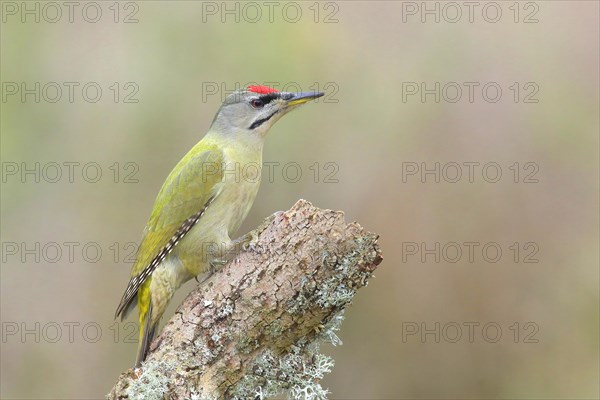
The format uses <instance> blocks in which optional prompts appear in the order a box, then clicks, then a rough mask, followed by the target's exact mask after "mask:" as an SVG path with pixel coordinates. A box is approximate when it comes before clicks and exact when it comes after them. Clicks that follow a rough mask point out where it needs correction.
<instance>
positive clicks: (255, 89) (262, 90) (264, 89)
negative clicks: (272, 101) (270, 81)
mask: <svg viewBox="0 0 600 400" xmlns="http://www.w3.org/2000/svg"><path fill="white" fill-rule="evenodd" d="M248 91H249V92H252V93H257V94H269V93H275V92H277V90H276V89H273V88H270V87H268V86H256V85H252V86H248Z"/></svg>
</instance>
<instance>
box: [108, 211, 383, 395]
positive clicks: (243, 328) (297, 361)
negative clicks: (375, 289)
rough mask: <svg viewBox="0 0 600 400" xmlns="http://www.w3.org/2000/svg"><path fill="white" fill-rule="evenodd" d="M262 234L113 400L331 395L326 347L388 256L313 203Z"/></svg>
mask: <svg viewBox="0 0 600 400" xmlns="http://www.w3.org/2000/svg"><path fill="white" fill-rule="evenodd" d="M256 231H257V233H258V234H259V236H258V244H257V246H256V248H255V249H254V250H249V251H246V252H242V253H241V254H239V255H238V256H237V257H236V258H235V259H234V260H232V261H231V262H230V263H228V264H227V265H225V266H224V267H223V269H221V270H220V271H218V272H217V273H215V274H214V275H213V276H212V277H211V278H210V279H209V280H208V281H207V282H205V283H203V284H202V285H200V286H198V288H196V289H195V290H194V291H193V292H192V293H190V295H189V296H188V297H187V298H186V300H185V301H184V302H183V304H182V305H181V306H180V307H179V308H178V310H177V311H176V313H175V315H174V316H173V317H172V318H171V320H170V321H169V322H168V323H167V325H166V326H165V328H164V330H163V332H162V334H161V335H160V336H159V337H158V338H157V339H156V340H155V341H154V342H153V344H152V346H151V353H150V355H149V356H148V359H147V361H146V362H145V363H144V364H143V366H142V367H141V368H138V369H130V370H127V371H126V372H124V373H122V374H121V376H120V377H119V380H118V382H117V383H116V385H115V386H114V388H113V389H112V390H111V392H110V393H109V394H108V398H110V399H125V398H129V399H137V398H140V399H141V398H143V399H163V398H166V399H249V398H266V397H269V396H273V395H275V394H278V393H279V394H281V392H284V391H285V392H287V393H288V396H290V397H291V398H305V399H318V398H324V397H325V396H326V394H327V391H326V390H323V389H322V388H321V386H320V385H319V380H320V379H321V378H322V377H323V375H324V374H325V373H327V372H329V371H330V369H331V367H332V366H333V361H332V360H331V359H330V358H329V357H327V356H325V355H323V354H320V353H319V352H318V351H319V344H320V343H322V342H323V341H329V342H332V343H333V344H334V345H335V344H337V343H339V339H337V336H336V335H335V331H336V330H337V329H338V328H339V324H340V322H341V320H342V316H341V315H342V313H343V311H344V309H345V307H346V306H347V305H349V304H350V302H351V301H352V298H353V297H354V295H355V294H356V290H357V289H359V288H360V287H362V286H365V285H366V284H367V279H368V278H369V277H371V275H372V273H373V271H374V270H375V268H376V267H377V265H378V264H379V263H380V262H381V260H382V257H381V251H380V249H379V246H378V245H377V238H378V236H377V235H375V234H373V233H369V232H366V231H364V230H363V229H362V228H361V227H360V225H358V224H356V223H350V224H346V223H345V222H344V217H343V213H342V212H338V211H331V210H321V209H318V208H316V207H314V206H312V204H310V203H309V202H307V201H304V200H300V201H298V202H297V203H296V204H295V205H294V206H293V207H292V208H291V209H290V210H289V211H286V212H283V213H278V214H275V215H274V216H272V217H271V218H269V219H267V220H266V221H265V223H263V224H262V225H261V227H259V228H257V230H256Z"/></svg>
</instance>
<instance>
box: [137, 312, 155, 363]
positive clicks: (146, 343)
mask: <svg viewBox="0 0 600 400" xmlns="http://www.w3.org/2000/svg"><path fill="white" fill-rule="evenodd" d="M141 319H142V320H143V321H144V323H143V324H141V325H142V326H141V329H140V342H139V345H138V355H137V359H136V361H135V366H136V367H139V366H140V365H141V364H142V361H144V360H145V359H146V356H147V355H148V349H149V348H150V343H152V339H154V335H155V334H156V328H157V326H158V323H155V324H154V325H152V322H151V321H152V301H150V305H149V306H148V310H147V311H146V313H145V314H144V315H143V316H142V318H141Z"/></svg>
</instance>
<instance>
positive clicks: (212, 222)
mask: <svg viewBox="0 0 600 400" xmlns="http://www.w3.org/2000/svg"><path fill="white" fill-rule="evenodd" d="M258 88H259V89H260V90H259V91H261V92H262V91H265V88H264V87H258ZM270 90H272V89H270ZM273 93H279V94H277V95H274V94H273ZM321 95H322V93H309V94H307V93H297V94H293V93H284V92H276V91H273V92H269V93H268V94H264V93H258V92H252V91H240V92H234V93H233V94H231V95H229V96H228V97H227V99H226V100H225V102H224V103H223V105H222V106H221V108H220V109H219V112H218V113H217V115H216V117H215V119H214V121H213V124H212V126H211V129H210V131H209V132H208V133H207V134H206V136H205V137H204V139H202V140H201V141H200V142H199V143H198V144H196V146H194V147H193V148H192V149H191V150H190V151H189V152H188V153H187V154H186V155H185V156H184V157H183V158H182V159H181V161H179V163H177V165H176V166H175V168H174V169H173V171H171V173H170V174H169V176H168V177H167V179H166V180H165V183H164V184H163V186H162V188H161V189H160V192H159V193H158V196H157V197H156V200H155V202H154V206H153V208H152V213H151V214H150V218H149V220H148V222H147V224H146V229H145V230H144V235H143V237H142V241H141V243H140V246H139V248H138V252H137V256H136V260H135V263H134V265H133V268H132V270H131V279H130V281H129V284H128V285H127V288H126V290H125V293H124V294H123V297H122V299H121V302H120V304H119V306H118V308H117V312H116V316H119V315H120V316H121V317H122V318H125V317H126V316H127V314H128V313H129V312H130V311H131V310H132V309H133V308H134V307H135V305H136V303H137V306H138V309H139V321H140V344H139V348H138V358H137V365H139V364H140V363H141V362H142V361H143V360H144V359H145V357H146V355H147V352H148V349H149V346H150V343H151V341H152V338H153V336H154V334H155V333H156V331H157V327H158V323H159V321H160V318H161V317H162V315H163V313H164V312H165V310H166V308H167V305H168V303H169V301H170V299H171V297H172V296H173V293H174V292H175V290H177V289H178V288H179V287H180V286H181V285H182V284H183V283H184V282H186V281H188V280H189V279H191V278H193V277H196V276H198V275H200V274H202V273H205V272H208V271H209V269H210V268H209V265H210V264H211V262H212V261H217V260H218V259H219V258H220V257H221V256H222V255H223V253H224V252H227V251H230V250H231V246H232V243H233V242H232V240H231V235H233V234H234V233H235V231H236V230H237V229H238V228H239V226H240V225H241V223H242V221H243V220H244V218H246V215H247V214H248V212H249V211H250V208H251V206H252V203H253V202H254V199H255V197H256V194H257V192H258V188H259V186H260V174H261V166H262V147H263V143H264V139H265V136H266V133H267V131H268V130H269V128H270V127H271V126H272V124H273V123H275V121H277V120H278V119H279V118H280V117H281V116H282V115H284V114H285V113H287V112H289V111H290V110H291V109H293V108H295V107H297V106H298V105H299V104H303V103H305V102H306V101H308V100H310V99H313V98H316V97H319V96H321ZM219 261H222V260H219ZM136 300H137V301H136Z"/></svg>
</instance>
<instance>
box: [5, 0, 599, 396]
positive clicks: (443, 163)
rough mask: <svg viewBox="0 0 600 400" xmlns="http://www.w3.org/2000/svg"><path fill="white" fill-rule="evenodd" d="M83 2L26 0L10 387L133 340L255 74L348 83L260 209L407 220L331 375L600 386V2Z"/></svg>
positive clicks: (292, 118)
mask: <svg viewBox="0 0 600 400" xmlns="http://www.w3.org/2000/svg"><path fill="white" fill-rule="evenodd" d="M72 3H73V4H72V5H64V4H63V3H61V2H59V3H45V2H12V1H4V2H2V3H1V7H2V9H1V11H2V25H1V29H2V32H1V35H2V38H1V47H2V48H1V58H2V59H1V68H2V71H1V72H2V76H1V78H2V103H1V132H2V142H1V147H2V151H1V155H2V195H1V200H2V215H1V217H2V230H1V234H2V238H1V242H2V267H1V268H2V269H1V282H2V283H1V285H2V286H1V289H2V298H1V300H2V305H1V313H2V314H1V320H2V343H1V345H2V350H1V383H0V386H1V387H2V389H1V393H0V396H1V397H2V398H3V399H48V398H60V399H99V398H103V396H104V395H105V394H106V393H107V392H108V391H109V389H110V388H111V387H112V385H113V383H114V382H115V381H116V378H117V377H118V376H119V374H120V373H121V372H122V371H123V370H125V369H126V368H128V367H130V366H131V365H132V363H133V361H134V358H135V353H136V346H137V344H136V340H137V333H136V332H137V327H136V326H135V318H132V319H130V320H129V321H127V322H124V323H115V322H114V321H113V314H114V310H115V307H116V306H117V304H118V302H119V300H120V298H121V295H122V292H123V290H124V289H125V286H126V284H127V281H128V277H129V270H130V267H131V262H132V255H133V252H134V249H135V244H136V243H137V242H138V241H139V239H140V237H141V234H142V230H143V228H144V225H145V222H146V220H147V218H148V216H149V213H150V210H151V207H152V204H153V201H154V197H155V196H156V194H157V192H158V190H159V188H160V186H161V184H162V182H163V180H164V179H165V178H166V176H167V174H168V173H169V172H170V170H171V168H172V167H173V166H174V165H175V164H176V163H177V161H178V160H179V159H180V158H181V157H182V156H183V155H184V154H185V153H186V152H187V151H188V150H189V149H190V148H191V147H192V146H193V145H194V144H195V143H196V142H197V141H198V140H200V139H201V137H202V136H203V134H204V133H205V132H206V130H207V129H208V127H209V125H210V123H211V121H212V118H213V115H214V113H215V112H216V110H217V109H218V107H219V105H220V103H221V101H222V98H223V97H224V96H225V94H226V93H228V92H229V91H231V90H233V89H235V88H237V87H243V86H246V85H247V84H249V83H259V84H270V85H271V86H274V87H275V88H277V89H279V90H283V89H287V90H292V91H293V90H298V89H301V90H304V91H311V90H323V91H325V92H326V93H327V95H326V96H325V97H324V98H322V99H320V100H319V102H317V103H315V104H309V105H307V106H305V107H303V108H302V109H301V110H299V111H296V112H294V113H293V114H291V115H289V116H286V117H285V118H283V119H282V120H281V121H280V122H278V123H277V124H276V125H275V127H274V128H273V129H272V130H271V132H270V134H269V138H268V140H267V144H266V147H265V152H264V160H265V162H272V163H274V164H272V165H274V168H273V170H272V171H273V173H272V174H270V176H269V178H268V179H267V178H266V177H265V175H264V173H265V171H266V170H265V171H263V182H262V186H261V189H260V192H259V194H258V198H257V200H256V203H255V205H254V207H253V209H252V211H251V213H250V215H249V217H248V219H247V220H246V222H245V223H244V225H243V227H242V228H241V229H240V232H239V233H240V234H243V233H245V232H247V231H248V230H250V229H252V228H253V227H255V226H257V225H258V224H259V223H260V222H261V221H262V219H263V218H265V217H266V216H268V215H270V214H271V213H273V212H274V211H276V210H285V209H288V208H289V207H291V206H292V205H293V204H294V203H295V202H296V200H298V199H300V198H304V199H307V200H309V201H311V202H313V203H314V204H315V205H316V206H318V207H321V208H330V209H336V210H343V211H345V213H346V218H347V220H348V221H353V220H356V221H358V222H359V223H360V224H361V225H362V226H364V227H365V228H366V229H368V230H370V231H373V232H377V233H378V234H380V235H381V239H380V244H381V247H382V249H383V255H384V262H383V264H382V265H381V266H380V268H379V269H378V271H377V273H376V277H375V278H374V279H373V280H372V281H371V282H370V284H369V286H368V287H366V288H365V289H363V290H361V291H360V292H359V293H358V296H357V297H356V300H355V302H354V304H353V306H352V307H351V308H350V309H349V310H348V311H347V312H346V321H345V322H344V324H343V326H342V329H341V331H340V333H339V336H340V338H341V339H342V341H343V342H344V344H343V346H339V347H332V346H325V347H324V351H325V352H326V353H327V354H329V355H332V356H333V357H334V359H335V361H336V365H335V368H334V370H333V372H332V373H331V374H330V375H328V376H327V377H326V378H325V379H324V381H323V386H324V387H327V388H329V390H330V391H331V396H330V397H331V398H333V399H384V398H385V399H413V398H428V399H432V398H433V399H442V398H444V399H445V398H490V399H491V398H502V399H517V398H518V399H534V398H535V399H540V398H554V399H563V398H564V399H567V398H568V399H584V398H585V399H591V398H598V396H599V389H598V384H599V383H598V375H599V367H598V355H599V354H598V352H599V347H598V342H599V341H598V336H599V331H598V326H599V315H598V302H599V298H598V289H599V288H598V285H599V271H598V250H599V249H598V235H599V232H598V218H599V215H598V200H599V199H598V189H599V187H598V185H599V184H598V182H599V179H598V178H599V177H598V130H599V125H598V110H599V102H598V93H599V88H598V85H599V82H598V69H599V65H598V52H599V39H598V37H599V32H598V12H599V6H598V3H597V2H588V1H576V2H572V1H552V2H549V1H537V2H496V3H494V2H491V3H490V2H474V3H473V4H472V5H465V4H464V3H460V2H459V3H446V2H433V1H431V2H389V1H369V2H367V1H352V2H350V1H345V2H291V3H283V2H273V4H274V5H273V4H270V3H269V4H264V3H262V2H258V3H241V2H227V3H223V2H192V1H174V2H167V1H144V2H119V3H117V2H98V3H86V2H72ZM298 172H300V173H301V175H299V174H298ZM193 284H195V282H193V281H192V283H188V285H186V286H185V287H184V288H182V289H181V290H180V291H179V293H178V295H177V296H176V297H175V299H174V301H173V302H172V304H171V307H170V311H169V312H168V314H169V316H170V315H171V314H172V312H173V310H174V309H175V307H176V305H177V303H179V302H181V300H182V299H183V298H184V296H185V295H186V293H187V292H189V290H190V289H191V288H192V287H193Z"/></svg>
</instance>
